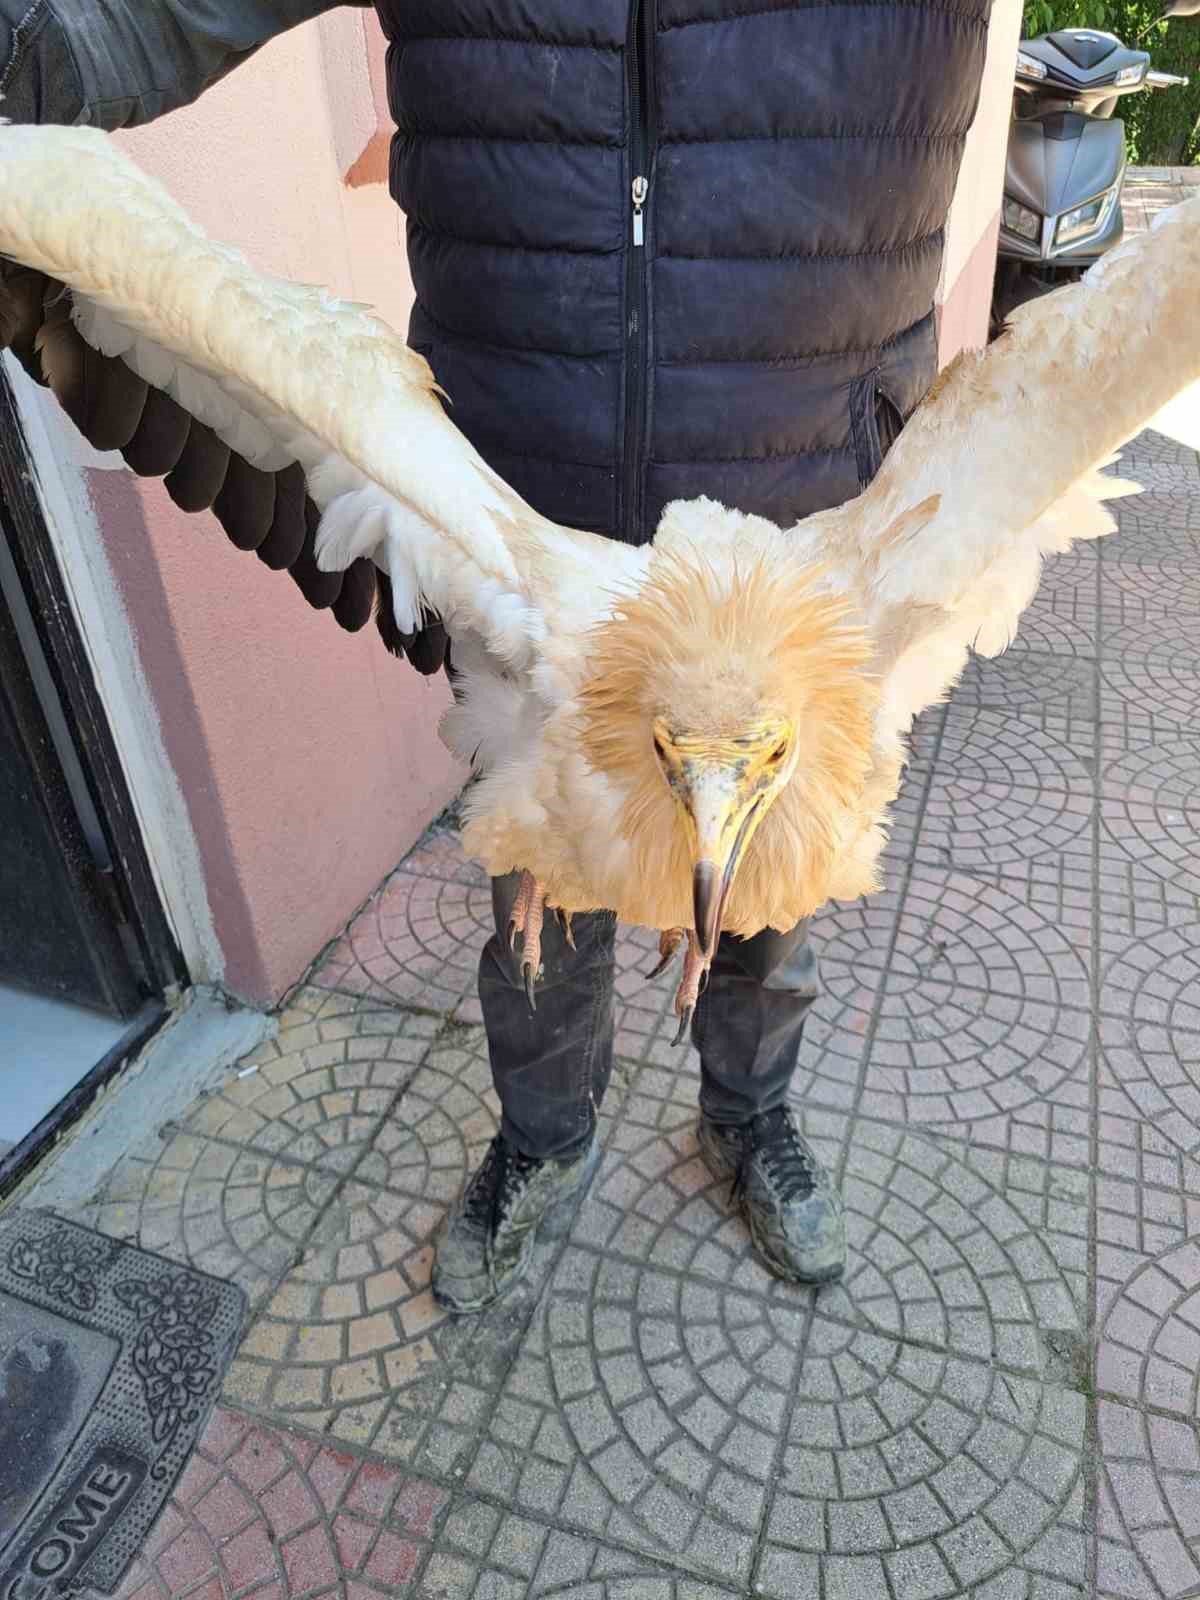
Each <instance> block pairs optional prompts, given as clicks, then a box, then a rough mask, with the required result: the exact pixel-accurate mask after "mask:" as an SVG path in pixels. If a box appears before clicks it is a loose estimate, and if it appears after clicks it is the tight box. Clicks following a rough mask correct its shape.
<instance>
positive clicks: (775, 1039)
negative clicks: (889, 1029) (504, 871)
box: [479, 873, 818, 1160]
mask: <svg viewBox="0 0 1200 1600" xmlns="http://www.w3.org/2000/svg"><path fill="white" fill-rule="evenodd" d="M519 882H520V879H519V876H518V875H517V874H515V873H514V874H512V875H511V876H510V877H507V878H496V879H495V880H494V881H493V883H492V909H493V912H494V915H495V920H496V931H495V933H494V934H493V936H492V937H491V938H490V939H489V940H488V942H487V944H486V945H485V946H484V950H483V955H482V957H481V958H480V963H479V999H480V1002H481V1004H482V1006H483V1020H484V1025H485V1027H486V1028H487V1037H488V1050H489V1053H490V1055H491V1062H492V1077H493V1080H494V1082H495V1085H496V1093H497V1094H498V1095H499V1097H500V1105H501V1109H502V1111H503V1117H502V1121H501V1131H502V1132H503V1134H504V1136H505V1138H506V1139H507V1140H508V1141H509V1143H510V1144H512V1145H514V1146H515V1147H516V1148H517V1149H518V1150H519V1151H520V1152H521V1153H522V1154H523V1155H527V1156H535V1157H538V1158H539V1159H542V1160H545V1159H546V1158H547V1157H550V1156H566V1155H571V1154H573V1153H574V1152H576V1151H578V1150H579V1149H581V1148H582V1147H583V1146H585V1145H586V1144H587V1143H588V1141H589V1140H590V1139H591V1136H592V1134H593V1132H594V1131H595V1127H596V1113H597V1111H598V1110H599V1108H600V1102H601V1101H602V1100H603V1098H604V1093H605V1090H606V1089H607V1088H608V1080H609V1077H610V1076H611V1074H612V1057H613V948H614V945H615V942H616V933H617V923H616V918H615V917H613V916H612V915H611V914H610V913H609V912H590V913H588V914H587V915H586V916H577V917H575V918H573V919H572V924H571V931H572V935H573V937H574V940H575V949H574V950H572V949H571V947H570V946H569V945H568V944H567V941H566V938H565V937H564V935H563V932H562V929H561V928H560V926H559V923H558V919H557V918H556V917H555V916H554V915H553V914H552V913H550V914H547V917H546V922H545V927H544V929H543V933H542V966H543V975H542V979H541V982H540V983H539V984H538V986H537V1011H536V1012H535V1013H533V1014H531V1013H530V1010H529V1002H528V1000H527V999H526V998H525V985H524V980H523V979H522V976H521V942H520V940H519V939H518V941H517V948H516V950H515V951H510V950H509V947H508V919H509V915H510V913H511V911H512V906H513V901H514V899H515V897H516V893H517V886H518V884H519ZM807 934H808V925H807V923H801V924H800V926H799V927H797V928H793V930H792V931H791V933H774V932H772V931H771V930H770V929H768V930H766V931H764V932H763V933H760V934H756V935H755V937H754V938H753V939H735V938H732V937H731V936H729V935H728V934H725V935H722V938H721V942H720V944H719V946H718V948H717V955H716V959H715V960H714V962H713V966H712V972H711V975H710V977H709V982H708V988H707V989H706V990H705V992H704V994H703V995H702V996H701V998H700V1004H699V1005H698V1006H697V1007H696V1016H695V1019H694V1022H693V1025H692V1038H693V1041H694V1043H695V1045H696V1047H697V1049H698V1050H699V1052H700V1108H701V1110H702V1111H703V1112H704V1114H705V1116H707V1117H710V1118H711V1119H712V1120H713V1121H714V1122H719V1123H726V1124H728V1123H739V1122H746V1121H748V1120H749V1119H750V1118H751V1117H752V1116H754V1115H755V1114H756V1113H757V1112H759V1111H769V1110H771V1109H772V1108H773V1107H775V1106H778V1105H780V1104H782V1102H783V1099H784V1096H785V1095H786V1094H787V1088H788V1083H789V1082H790V1080H791V1076H792V1070H793V1068H794V1067H795V1065H796V1056H797V1053H798V1052H799V1049H800V1039H801V1035H802V1034H803V1032H804V1019H805V1017H806V1016H807V1014H808V1010H809V1007H810V1006H811V1005H812V1003H813V1001H814V1000H815V999H816V997H817V988H818V979H817V958H816V956H815V954H814V952H813V949H812V946H811V945H810V944H809V943H808V938H807Z"/></svg>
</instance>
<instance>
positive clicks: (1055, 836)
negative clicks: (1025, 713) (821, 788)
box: [910, 707, 1095, 894]
mask: <svg viewBox="0 0 1200 1600" xmlns="http://www.w3.org/2000/svg"><path fill="white" fill-rule="evenodd" d="M931 745H932V748H931ZM910 779H911V780H913V781H916V780H920V779H923V780H924V783H925V791H924V794H923V797H922V798H923V810H922V813H921V817H920V826H919V831H918V832H917V833H916V837H915V840H914V846H913V856H912V858H913V859H914V860H915V861H917V862H919V863H921V864H923V865H926V866H933V867H956V868H958V869H959V870H960V871H963V872H968V873H971V872H975V871H977V870H978V869H980V868H982V869H984V870H985V871H989V870H994V869H1007V868H1008V867H1011V866H1015V865H1016V866H1019V865H1021V864H1023V863H1025V862H1028V861H1032V860H1036V859H1038V858H1040V857H1044V856H1054V857H1058V856H1064V857H1068V858H1071V866H1072V868H1073V870H1074V871H1075V872H1077V873H1079V874H1081V875H1084V874H1086V876H1087V879H1088V880H1090V872H1091V822H1092V809H1093V804H1094V790H1095V782H1094V779H1093V777H1092V774H1091V772H1090V771H1089V766H1088V762H1087V758H1086V755H1084V756H1083V757H1081V755H1080V754H1079V753H1078V752H1076V751H1075V750H1073V749H1071V748H1070V747H1069V746H1068V745H1066V744H1064V743H1063V742H1062V741H1061V740H1059V739H1057V738H1055V737H1054V735H1053V734H1052V733H1049V732H1048V731H1046V730H1044V729H1042V728H1040V727H1038V726H1037V725H1035V724H1030V723H1026V722H1024V721H1022V720H1021V718H1020V717H1018V716H1013V715H1010V714H1008V713H1005V712H999V711H994V710H979V711H977V712H975V713H974V714H971V713H969V712H964V711H961V710H959V709H958V708H957V707H953V708H951V710H950V711H949V712H948V713H947V715H946V717H945V720H944V724H943V726H942V728H941V730H940V734H939V736H938V738H937V740H936V743H933V741H929V740H924V741H922V742H921V743H920V744H919V745H918V746H917V747H916V754H915V759H914V762H913V765H912V767H911V768H910ZM1080 892H1081V894H1082V893H1083V892H1084V891H1083V889H1082V887H1081V891H1080Z"/></svg>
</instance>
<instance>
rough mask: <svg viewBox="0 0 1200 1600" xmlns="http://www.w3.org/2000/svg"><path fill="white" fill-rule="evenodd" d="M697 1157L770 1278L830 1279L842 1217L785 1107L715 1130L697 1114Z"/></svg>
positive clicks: (842, 1253) (835, 1272)
mask: <svg viewBox="0 0 1200 1600" xmlns="http://www.w3.org/2000/svg"><path fill="white" fill-rule="evenodd" d="M697 1137H698V1139H699V1142H700V1154H701V1155H702V1156H703V1157H704V1162H705V1165H706V1166H707V1167H708V1170H709V1171H710V1172H711V1173H712V1175H713V1176H714V1177H715V1178H724V1179H727V1180H728V1181H729V1183H730V1185H731V1188H730V1200H731V1202H735V1203H736V1204H737V1207H738V1209H739V1210H740V1211H741V1213H742V1215H743V1216H744V1217H745V1219H746V1223H747V1226H748V1227H749V1229H750V1240H751V1243H752V1244H753V1246H754V1251H755V1254H756V1255H757V1256H758V1258H759V1260H760V1261H761V1262H762V1263H763V1265H764V1266H765V1267H766V1268H767V1270H768V1272H773V1273H774V1274H775V1276H776V1277H777V1278H786V1279H788V1280H789V1281H790V1282H792V1283H832V1282H833V1281H834V1280H835V1279H837V1278H840V1277H841V1275H842V1273H843V1272H844V1271H845V1270H846V1222H845V1218H844V1216H843V1215H842V1202H841V1199H840V1198H839V1196H838V1193H837V1191H836V1190H835V1189H834V1187H833V1184H832V1182H831V1181H830V1177H829V1174H828V1172H826V1170H825V1168H824V1167H823V1166H822V1165H821V1163H820V1162H819V1161H818V1160H817V1157H816V1155H815V1154H814V1153H813V1150H812V1147H811V1146H810V1145H809V1143H808V1141H807V1140H806V1139H805V1138H804V1136H803V1135H802V1134H801V1132H800V1130H799V1128H797V1126H796V1122H795V1118H794V1116H793V1114H792V1112H791V1111H790V1110H788V1108H787V1107H786V1106H780V1107H778V1109H777V1110H775V1111H763V1112H760V1113H759V1115H758V1116H756V1117H752V1118H751V1119H750V1121H749V1122H744V1123H739V1124H736V1125H735V1126H732V1127H723V1126H721V1125H720V1124H719V1123H715V1122H710V1121H709V1120H708V1118H707V1117H703V1116H702V1117H701V1118H700V1127H699V1129H698V1131H697Z"/></svg>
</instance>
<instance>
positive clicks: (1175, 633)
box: [1099, 612, 1200, 744]
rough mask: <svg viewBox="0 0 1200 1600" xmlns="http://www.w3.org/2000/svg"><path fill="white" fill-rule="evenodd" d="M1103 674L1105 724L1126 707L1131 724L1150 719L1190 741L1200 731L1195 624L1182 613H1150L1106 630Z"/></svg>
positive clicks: (1151, 721) (1101, 669)
mask: <svg viewBox="0 0 1200 1600" xmlns="http://www.w3.org/2000/svg"><path fill="white" fill-rule="evenodd" d="M1099 670H1100V710H1101V718H1102V720H1104V721H1106V722H1108V721H1112V720H1115V717H1116V708H1117V707H1118V706H1123V707H1126V708H1127V709H1128V717H1129V722H1130V725H1134V724H1135V723H1136V722H1137V721H1140V720H1141V719H1142V718H1145V719H1146V721H1147V722H1149V723H1151V724H1153V725H1154V726H1155V727H1156V728H1158V727H1165V726H1174V727H1175V728H1177V729H1179V730H1180V732H1181V733H1182V734H1184V735H1185V736H1186V734H1187V733H1188V732H1189V731H1190V730H1192V729H1194V728H1195V726H1196V721H1197V711H1198V710H1200V660H1198V659H1197V656H1196V650H1195V626H1194V619H1191V618H1188V617H1185V616H1184V615H1183V614H1181V613H1179V612H1166V613H1163V614H1162V615H1154V614H1147V615H1145V616H1143V617H1142V618H1140V619H1138V620H1136V621H1133V622H1127V623H1126V624H1125V625H1124V626H1123V627H1119V628H1114V629H1113V630H1112V631H1111V632H1108V631H1106V633H1105V638H1104V649H1103V653H1102V655H1101V657H1100V669H1099ZM1177 737H1178V735H1177ZM1152 742H1154V743H1156V744H1157V743H1159V742H1160V739H1159V738H1158V737H1156V738H1155V739H1154V740H1153V741H1152Z"/></svg>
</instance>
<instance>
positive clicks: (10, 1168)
mask: <svg viewBox="0 0 1200 1600" xmlns="http://www.w3.org/2000/svg"><path fill="white" fill-rule="evenodd" d="M170 1015H171V1012H170V1010H169V1009H168V1007H167V1006H165V1005H164V1004H163V1003H162V1001H161V1000H155V1001H152V1002H151V1003H150V1004H148V1005H146V1006H144V1007H143V1008H142V1010H141V1011H139V1012H138V1013H137V1015H136V1016H135V1017H133V1018H132V1019H131V1021H130V1023H129V1026H128V1027H127V1028H126V1029H125V1031H124V1033H123V1034H122V1035H121V1037H120V1038H119V1039H118V1040H117V1041H116V1043H115V1044H113V1045H112V1046H111V1047H110V1048H109V1049H108V1050H106V1051H105V1052H104V1054H103V1055H102V1056H101V1057H100V1059H99V1061H97V1062H96V1064H95V1066H94V1067H92V1068H90V1069H89V1071H88V1072H86V1073H85V1074H84V1076H83V1077H82V1078H80V1080H79V1082H78V1083H77V1084H76V1085H75V1086H74V1088H72V1089H68V1090H67V1092H66V1094H65V1095H63V1097H62V1099H61V1100H60V1101H59V1102H58V1104H57V1105H56V1106H53V1107H52V1108H51V1109H50V1110H49V1111H48V1112H47V1113H46V1115H45V1116H44V1117H43V1118H42V1120H41V1121H40V1122H38V1123H37V1124H36V1125H35V1126H34V1127H33V1128H31V1129H30V1130H29V1132H28V1133H27V1134H26V1135H25V1137H24V1138H23V1139H22V1140H21V1141H20V1142H19V1143H18V1144H15V1145H13V1147H12V1149H11V1150H9V1151H8V1153H7V1154H6V1155H4V1156H2V1157H0V1201H2V1200H4V1199H5V1198H7V1196H8V1195H10V1194H11V1193H12V1192H13V1190H14V1189H15V1188H17V1186H18V1185H19V1184H20V1183H21V1182H22V1180H23V1179H24V1178H26V1177H27V1176H28V1175H29V1173H30V1172H32V1170H33V1168H34V1167H35V1166H37V1164H38V1162H39V1161H42V1160H43V1159H44V1158H45V1157H46V1156H47V1155H49V1153H50V1151H51V1150H52V1149H53V1148H54V1146H55V1145H56V1144H57V1143H58V1141H59V1140H60V1139H61V1138H62V1136H63V1134H64V1133H65V1132H66V1131H67V1129H68V1128H70V1127H72V1126H73V1124H74V1123H76V1122H78V1121H79V1118H80V1117H81V1116H82V1115H83V1114H84V1112H85V1111H86V1110H87V1109H88V1107H89V1106H90V1105H91V1104H92V1102H93V1101H94V1100H95V1098H96V1096H97V1095H98V1094H99V1093H100V1092H101V1090H102V1089H104V1088H105V1087H106V1085H108V1084H109V1083H111V1082H112V1080H113V1079H114V1078H115V1077H116V1076H117V1074H118V1073H119V1072H120V1071H121V1069H122V1067H124V1066H125V1065H126V1063H127V1062H128V1061H129V1060H130V1059H131V1058H132V1057H133V1056H134V1055H135V1054H136V1053H137V1051H139V1050H140V1049H141V1048H142V1046H143V1045H144V1044H145V1043H146V1042H147V1040H149V1039H152V1038H153V1037H154V1035H155V1034H156V1033H157V1032H158V1030H159V1029H160V1028H161V1027H162V1025H163V1023H164V1022H166V1020H167V1018H168V1017H169V1016H170Z"/></svg>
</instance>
